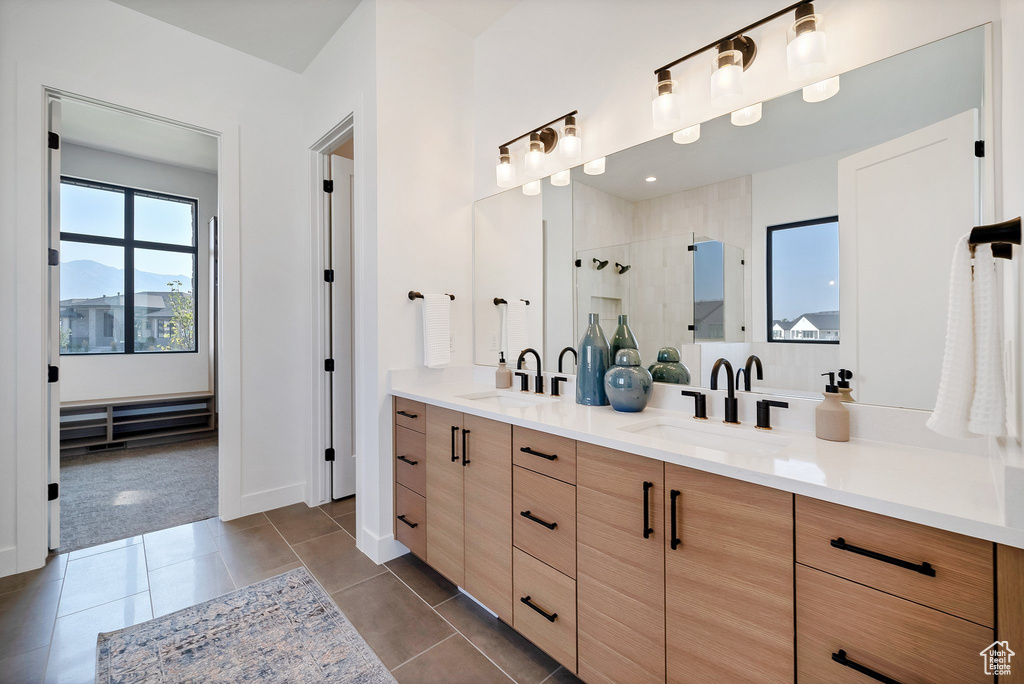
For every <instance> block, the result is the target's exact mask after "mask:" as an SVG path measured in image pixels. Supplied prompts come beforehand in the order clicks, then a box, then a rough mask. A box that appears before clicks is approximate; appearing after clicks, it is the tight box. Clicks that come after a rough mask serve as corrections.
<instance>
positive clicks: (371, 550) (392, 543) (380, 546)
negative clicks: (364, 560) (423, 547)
mask: <svg viewBox="0 0 1024 684" xmlns="http://www.w3.org/2000/svg"><path fill="white" fill-rule="evenodd" d="M356 548H357V549H359V550H360V551H362V552H363V553H364V554H366V555H367V556H368V557H369V558H370V560H372V561H373V562H374V563H376V564H377V565H380V564H381V563H387V562H388V561H389V560H394V559H395V558H398V557H399V556H404V555H405V554H407V553H409V549H408V548H406V546H405V544H403V543H402V542H400V541H398V540H397V539H395V535H393V534H388V535H385V536H383V537H378V536H377V535H375V534H373V533H372V532H370V531H369V530H367V529H366V528H365V527H360V528H359V530H358V535H357V538H356Z"/></svg>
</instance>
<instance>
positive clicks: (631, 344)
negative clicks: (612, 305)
mask: <svg viewBox="0 0 1024 684" xmlns="http://www.w3.org/2000/svg"><path fill="white" fill-rule="evenodd" d="M608 347H609V351H608V358H609V359H610V360H611V363H613V364H614V363H615V355H616V354H618V353H619V350H620V349H639V348H640V346H639V345H638V344H637V343H636V338H635V337H633V331H632V330H630V329H629V316H627V315H626V314H619V327H617V328H615V333H614V334H613V335H612V339H611V341H610V342H609V343H608Z"/></svg>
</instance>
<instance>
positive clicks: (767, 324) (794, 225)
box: [764, 216, 842, 344]
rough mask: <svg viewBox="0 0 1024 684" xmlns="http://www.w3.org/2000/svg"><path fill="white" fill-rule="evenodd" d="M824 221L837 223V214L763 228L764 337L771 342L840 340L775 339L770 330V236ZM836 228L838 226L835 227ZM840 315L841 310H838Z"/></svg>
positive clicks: (797, 342) (824, 222)
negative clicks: (765, 314)
mask: <svg viewBox="0 0 1024 684" xmlns="http://www.w3.org/2000/svg"><path fill="white" fill-rule="evenodd" d="M826 223H835V224H837V226H838V224H839V217H838V216H825V217H822V218H816V219H807V220H806V221H793V222H792V223H780V224H778V225H774V226H767V227H766V228H765V269H764V270H765V292H766V297H765V306H766V307H767V308H766V309H765V311H766V312H767V320H766V321H765V332H766V339H767V341H768V342H769V343H771V344H839V343H840V342H841V341H842V340H841V339H839V340H805V339H799V340H794V339H788V340H785V339H781V340H777V339H775V336H774V334H773V331H772V323H773V321H774V320H775V316H774V315H773V312H772V237H773V236H774V234H775V233H776V232H779V231H783V230H788V229H790V228H806V227H807V226H818V225H823V224H826ZM837 229H838V228H837ZM839 315H840V317H841V316H842V311H840V312H839ZM840 320H842V318H840Z"/></svg>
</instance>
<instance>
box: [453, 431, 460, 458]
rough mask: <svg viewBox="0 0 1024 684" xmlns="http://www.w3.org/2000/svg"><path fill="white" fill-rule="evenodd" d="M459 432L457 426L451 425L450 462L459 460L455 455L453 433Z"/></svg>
mask: <svg viewBox="0 0 1024 684" xmlns="http://www.w3.org/2000/svg"><path fill="white" fill-rule="evenodd" d="M458 433H459V426H458V425H452V463H455V462H456V461H458V460H459V457H458V456H456V455H455V435H457V434H458Z"/></svg>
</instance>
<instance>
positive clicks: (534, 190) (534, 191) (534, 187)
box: [523, 180, 540, 196]
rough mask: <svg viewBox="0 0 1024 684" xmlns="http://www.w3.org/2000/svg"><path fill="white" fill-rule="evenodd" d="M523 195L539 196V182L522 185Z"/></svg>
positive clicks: (534, 181)
mask: <svg viewBox="0 0 1024 684" xmlns="http://www.w3.org/2000/svg"><path fill="white" fill-rule="evenodd" d="M523 194H524V195H531V196H532V195H539V194H540V181H539V180H533V181H530V182H529V183H525V184H524V185H523Z"/></svg>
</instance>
